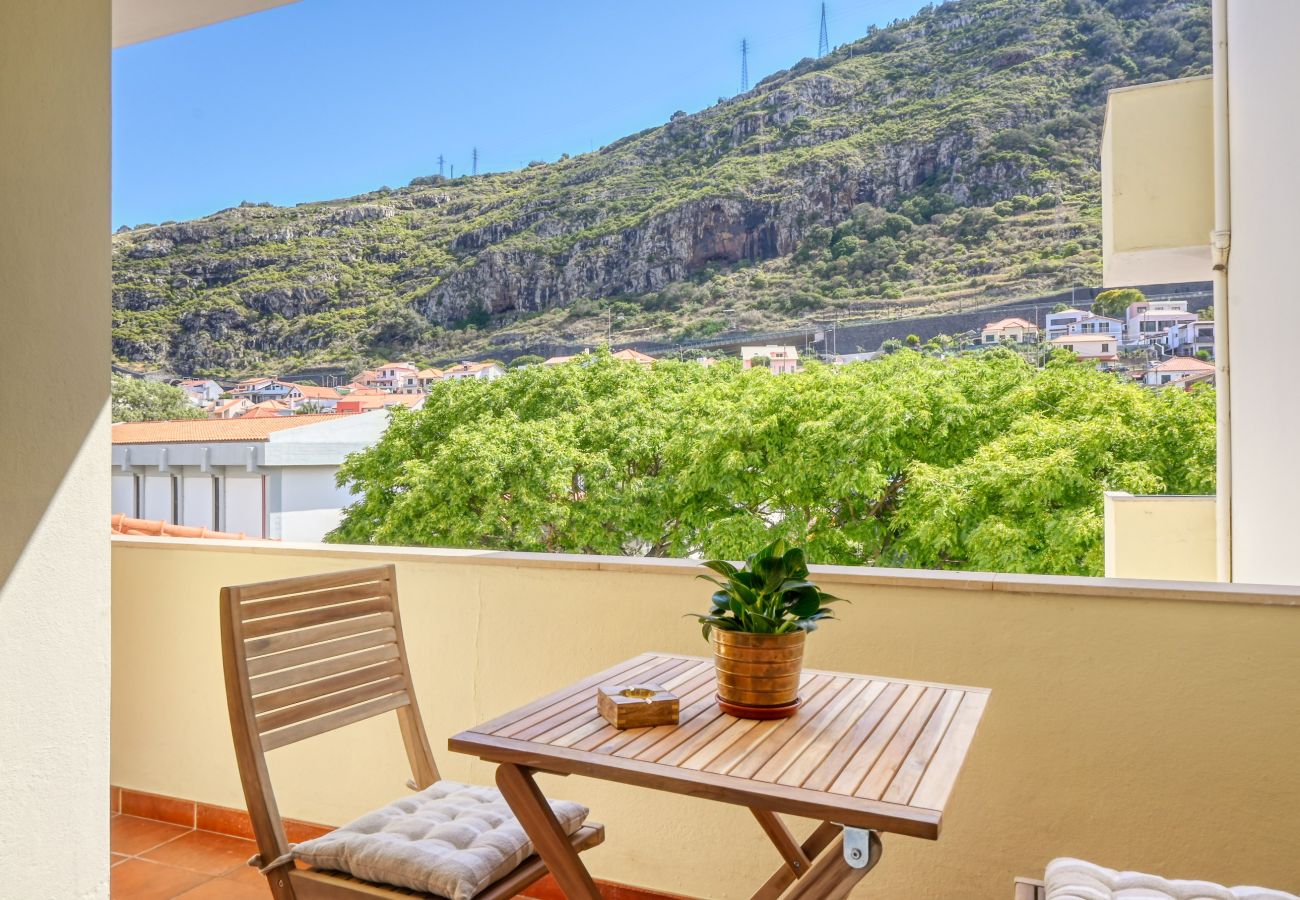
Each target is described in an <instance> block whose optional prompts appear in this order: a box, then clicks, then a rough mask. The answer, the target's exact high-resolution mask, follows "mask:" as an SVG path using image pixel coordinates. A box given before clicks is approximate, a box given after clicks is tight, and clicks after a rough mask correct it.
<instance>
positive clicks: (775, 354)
mask: <svg viewBox="0 0 1300 900" xmlns="http://www.w3.org/2000/svg"><path fill="white" fill-rule="evenodd" d="M758 359H764V360H767V366H766V367H767V368H769V369H771V370H772V372H773V373H775V374H778V375H781V374H784V373H786V372H798V371H799V350H798V348H797V347H782V346H776V345H768V346H764V347H741V348H740V365H741V367H742V368H745V369H752V368H753V367H754V361H755V360H758ZM759 365H763V363H759Z"/></svg>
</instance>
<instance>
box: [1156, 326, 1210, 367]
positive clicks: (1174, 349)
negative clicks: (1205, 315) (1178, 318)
mask: <svg viewBox="0 0 1300 900" xmlns="http://www.w3.org/2000/svg"><path fill="white" fill-rule="evenodd" d="M1161 343H1163V344H1164V347H1165V349H1166V350H1168V351H1169V352H1170V353H1172V354H1174V355H1175V356H1200V355H1201V354H1206V355H1208V356H1209V357H1210V358H1211V359H1213V358H1214V323H1213V322H1211V321H1208V320H1205V319H1197V320H1196V321H1195V322H1182V323H1180V324H1178V325H1174V326H1173V327H1172V328H1170V329H1169V330H1168V331H1167V332H1165V335H1164V338H1163V340H1162V341H1161Z"/></svg>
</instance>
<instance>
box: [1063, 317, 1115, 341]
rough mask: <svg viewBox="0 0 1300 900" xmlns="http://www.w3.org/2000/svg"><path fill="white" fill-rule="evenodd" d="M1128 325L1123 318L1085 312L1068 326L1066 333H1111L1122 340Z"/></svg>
mask: <svg viewBox="0 0 1300 900" xmlns="http://www.w3.org/2000/svg"><path fill="white" fill-rule="evenodd" d="M1127 327H1128V326H1127V323H1126V322H1124V320H1123V319H1112V318H1111V317H1110V316H1098V315H1094V314H1092V313H1085V314H1084V315H1083V316H1082V317H1081V318H1079V319H1077V320H1076V321H1074V322H1071V323H1070V324H1069V325H1068V326H1066V330H1065V333H1066V334H1105V335H1110V336H1111V337H1113V338H1115V340H1117V341H1121V340H1123V339H1124V332H1125V329H1126V328H1127Z"/></svg>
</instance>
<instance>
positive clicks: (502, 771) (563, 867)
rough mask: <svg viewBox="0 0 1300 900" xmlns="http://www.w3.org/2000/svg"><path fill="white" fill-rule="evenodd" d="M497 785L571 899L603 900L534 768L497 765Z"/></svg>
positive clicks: (505, 764)
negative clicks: (535, 777)
mask: <svg viewBox="0 0 1300 900" xmlns="http://www.w3.org/2000/svg"><path fill="white" fill-rule="evenodd" d="M497 787H498V788H499V789H500V790H501V794H502V796H503V797H505V798H506V802H507V803H509V804H510V809H511V810H512V811H513V812H514V814H515V818H517V819H518V820H519V824H520V825H522V826H523V828H524V831H525V832H527V834H528V837H529V838H530V839H531V840H532V842H533V849H535V850H536V851H537V855H538V856H540V857H541V858H542V862H544V863H546V868H548V869H549V870H550V872H551V875H553V876H554V877H555V880H556V881H557V882H558V883H559V885H560V889H561V890H563V891H564V896H565V897H568V898H569V900H600V891H599V890H598V889H597V888H596V883H595V882H594V881H592V880H591V873H590V872H588V871H587V867H586V866H584V865H583V864H582V860H580V859H579V858H578V851H576V850H574V849H573V844H571V843H570V842H569V836H568V835H567V834H565V833H564V829H563V828H561V827H560V823H559V822H558V821H557V820H556V818H555V813H554V811H552V809H551V805H550V804H549V803H547V802H546V797H544V796H543V795H542V792H541V789H540V788H538V787H537V783H536V782H535V781H533V775H532V772H531V771H529V770H528V769H526V768H523V767H521V766H516V765H512V764H510V763H501V764H500V765H499V766H497Z"/></svg>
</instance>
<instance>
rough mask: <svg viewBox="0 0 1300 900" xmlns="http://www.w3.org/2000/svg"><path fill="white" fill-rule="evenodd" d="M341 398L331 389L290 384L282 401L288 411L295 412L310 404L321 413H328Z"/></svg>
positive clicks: (340, 395) (311, 385)
mask: <svg viewBox="0 0 1300 900" xmlns="http://www.w3.org/2000/svg"><path fill="white" fill-rule="evenodd" d="M342 396H343V395H342V394H340V393H339V392H338V391H337V390H335V389H334V388H332V387H321V386H319V385H315V384H291V385H290V386H289V392H288V393H287V394H286V395H285V397H284V400H285V402H286V403H288V404H289V407H290V409H294V410H297V409H299V408H300V407H302V406H305V405H307V404H311V405H312V406H315V407H317V408H318V409H319V410H320V411H321V412H329V411H332V410H333V409H334V405H335V404H336V403H338V401H339V399H340V398H341V397H342Z"/></svg>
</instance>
